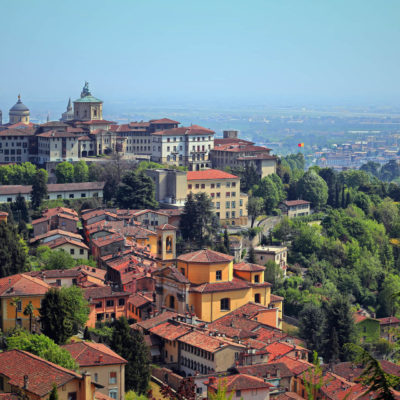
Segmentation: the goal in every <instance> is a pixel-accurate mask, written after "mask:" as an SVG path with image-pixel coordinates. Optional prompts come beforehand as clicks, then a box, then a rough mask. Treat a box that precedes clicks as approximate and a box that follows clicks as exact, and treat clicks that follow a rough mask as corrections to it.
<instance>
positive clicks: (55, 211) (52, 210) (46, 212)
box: [43, 207, 78, 217]
mask: <svg viewBox="0 0 400 400" xmlns="http://www.w3.org/2000/svg"><path fill="white" fill-rule="evenodd" d="M60 213H61V214H69V215H72V216H74V217H77V216H78V213H77V212H76V211H75V210H73V209H72V208H67V207H55V208H49V209H47V210H44V211H43V215H44V216H46V215H47V216H51V215H57V214H60Z"/></svg>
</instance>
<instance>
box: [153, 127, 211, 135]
mask: <svg viewBox="0 0 400 400" xmlns="http://www.w3.org/2000/svg"><path fill="white" fill-rule="evenodd" d="M214 133H215V132H214V131H212V130H211V129H207V128H203V127H202V126H199V125H191V126H188V127H184V126H182V127H180V128H171V129H166V130H163V131H158V132H154V133H152V135H157V136H176V135H213V134H214Z"/></svg>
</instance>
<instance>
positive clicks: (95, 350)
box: [62, 342, 128, 367]
mask: <svg viewBox="0 0 400 400" xmlns="http://www.w3.org/2000/svg"><path fill="white" fill-rule="evenodd" d="M62 347H63V348H64V349H65V350H67V351H68V352H69V353H70V354H71V356H72V358H73V359H74V360H75V361H76V362H77V363H78V364H79V366H80V367H90V366H97V365H114V364H127V363H128V362H127V361H126V360H125V359H124V358H122V357H121V356H120V355H118V354H117V353H115V352H114V351H112V350H111V349H110V348H109V347H107V346H106V345H105V344H102V343H94V342H77V343H71V344H66V345H64V346H62Z"/></svg>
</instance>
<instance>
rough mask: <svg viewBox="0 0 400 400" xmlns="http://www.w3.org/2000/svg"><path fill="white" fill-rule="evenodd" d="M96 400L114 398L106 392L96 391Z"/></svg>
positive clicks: (110, 399) (111, 399)
mask: <svg viewBox="0 0 400 400" xmlns="http://www.w3.org/2000/svg"><path fill="white" fill-rule="evenodd" d="M94 398H95V400H114V399H113V398H112V397H110V396H107V395H106V394H103V393H100V392H95V393H94Z"/></svg>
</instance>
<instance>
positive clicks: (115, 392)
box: [108, 388, 118, 399]
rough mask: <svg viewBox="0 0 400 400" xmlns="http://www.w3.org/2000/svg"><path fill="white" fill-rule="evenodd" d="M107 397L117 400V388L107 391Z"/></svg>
mask: <svg viewBox="0 0 400 400" xmlns="http://www.w3.org/2000/svg"><path fill="white" fill-rule="evenodd" d="M108 395H109V396H110V397H111V398H112V399H117V397H118V389H117V388H115V389H110V390H109V391H108Z"/></svg>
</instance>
